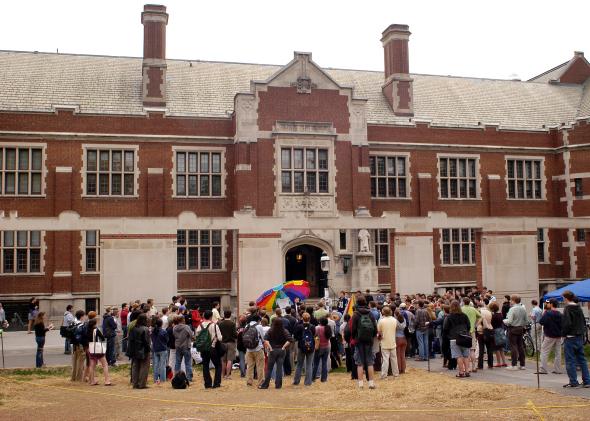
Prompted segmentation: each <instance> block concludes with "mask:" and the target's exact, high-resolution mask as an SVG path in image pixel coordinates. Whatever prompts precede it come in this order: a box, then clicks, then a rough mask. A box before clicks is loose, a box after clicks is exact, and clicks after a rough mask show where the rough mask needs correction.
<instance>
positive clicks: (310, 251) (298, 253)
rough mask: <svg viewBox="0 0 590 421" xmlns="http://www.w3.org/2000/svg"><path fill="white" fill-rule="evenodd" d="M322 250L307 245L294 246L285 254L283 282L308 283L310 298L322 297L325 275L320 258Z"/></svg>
mask: <svg viewBox="0 0 590 421" xmlns="http://www.w3.org/2000/svg"><path fill="white" fill-rule="evenodd" d="M322 253H323V250H322V249H321V248H319V247H316V246H312V245H309V244H302V245H299V246H295V247H293V248H291V249H289V251H287V253H286V254H285V281H296V280H304V281H307V282H309V289H310V290H311V294H310V296H311V297H323V296H324V287H325V281H324V278H325V274H324V272H322V269H321V264H320V258H321V257H322Z"/></svg>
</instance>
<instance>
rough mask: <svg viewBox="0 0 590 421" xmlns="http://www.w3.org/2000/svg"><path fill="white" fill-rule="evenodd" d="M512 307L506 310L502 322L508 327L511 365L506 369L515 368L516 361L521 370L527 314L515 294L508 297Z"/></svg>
mask: <svg viewBox="0 0 590 421" xmlns="http://www.w3.org/2000/svg"><path fill="white" fill-rule="evenodd" d="M510 301H511V302H512V307H510V310H508V314H507V316H506V319H504V324H505V325H506V326H507V327H508V341H509V342H510V358H511V359H512V365H511V366H510V367H506V369H508V370H516V369H517V367H516V363H517V362H520V367H518V368H520V369H521V370H524V369H525V357H526V356H525V353H524V340H523V336H524V328H525V326H526V325H527V323H528V316H527V312H526V309H525V308H524V306H523V305H522V304H521V303H520V297H519V296H518V295H516V294H514V295H512V296H511V297H510Z"/></svg>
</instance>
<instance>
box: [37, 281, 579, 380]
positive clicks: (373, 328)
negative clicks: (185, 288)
mask: <svg viewBox="0 0 590 421" xmlns="http://www.w3.org/2000/svg"><path fill="white" fill-rule="evenodd" d="M353 296H354V297H353ZM564 298H565V302H566V305H565V308H564V310H563V312H560V311H557V307H558V303H557V301H553V300H552V301H549V302H547V303H545V305H544V308H543V309H541V308H540V307H539V306H538V303H537V302H536V301H534V300H533V302H532V303H531V304H532V308H531V311H530V312H529V311H527V310H526V308H525V306H524V305H523V303H521V299H520V297H519V296H518V295H512V296H505V297H504V302H503V303H499V302H498V300H496V297H495V296H494V295H493V292H492V291H489V290H487V289H485V288H484V289H483V290H481V291H474V292H471V293H470V294H461V293H459V292H455V291H448V292H447V293H445V294H443V295H438V294H432V295H428V296H427V295H424V294H416V295H412V296H405V297H401V296H400V295H399V294H394V295H391V296H389V295H385V294H375V296H373V295H372V294H371V293H370V291H366V292H365V293H364V294H363V293H361V292H360V291H357V292H355V293H346V292H344V291H343V292H341V293H340V296H339V298H338V300H337V302H335V303H334V306H333V307H332V308H328V306H327V305H326V304H325V302H324V301H323V300H321V301H319V302H318V303H317V304H316V305H315V306H309V305H306V304H305V303H303V302H299V301H298V300H296V302H295V303H293V305H291V306H287V307H285V308H282V309H281V308H276V309H274V310H273V311H272V312H269V311H266V310H264V309H258V308H257V307H256V306H255V303H254V302H251V303H250V304H249V307H248V309H247V310H246V311H245V312H244V313H243V314H238V315H233V314H232V312H231V311H230V310H228V309H226V310H221V308H220V305H219V303H213V306H212V308H210V309H209V308H208V309H205V310H203V309H201V308H199V306H198V305H195V306H194V307H193V308H189V307H188V303H187V301H186V300H185V299H184V298H183V297H173V299H172V302H171V303H170V305H168V306H165V307H163V308H161V309H157V308H156V307H155V305H154V303H153V300H147V302H145V303H142V302H140V301H139V300H137V301H135V302H131V303H123V305H121V308H120V309H119V308H107V309H106V311H105V313H104V314H103V316H102V324H101V328H100V329H99V326H98V319H97V314H96V313H95V312H92V311H91V312H89V313H88V314H85V312H84V311H83V310H78V311H76V312H75V313H74V314H73V315H72V314H71V311H72V309H71V307H70V306H68V309H67V311H66V314H64V326H62V330H63V333H64V336H66V338H67V342H66V352H71V353H72V376H71V379H72V381H87V382H88V383H89V384H91V385H97V384H98V381H97V380H96V376H95V368H96V365H97V364H99V363H100V364H101V365H102V367H103V372H104V384H105V385H107V386H108V385H111V384H112V383H111V381H110V377H109V366H115V365H116V364H117V361H118V359H120V358H121V357H122V356H123V355H125V356H126V357H127V358H129V360H130V361H131V369H130V382H131V384H132V385H133V387H134V388H137V389H143V388H146V387H148V375H149V368H150V365H151V366H152V367H153V384H155V385H162V384H164V383H165V382H168V381H170V380H171V381H172V384H173V387H177V386H176V385H177V384H179V382H180V384H190V383H192V381H193V363H194V362H195V361H197V362H200V363H201V364H202V370H203V383H204V387H205V388H217V387H220V386H221V383H222V381H223V380H226V379H230V378H232V371H236V372H239V375H240V377H242V378H244V380H245V384H246V385H248V386H256V387H258V388H259V389H267V388H269V387H270V384H271V382H272V383H273V384H274V387H275V388H277V389H279V388H281V387H282V385H283V381H284V378H285V376H292V384H293V385H299V384H300V382H301V378H302V377H304V378H303V384H304V385H305V386H311V385H312V384H313V383H314V382H315V381H318V380H319V381H320V382H326V381H328V377H329V373H330V371H331V370H333V369H335V368H337V367H340V366H345V367H346V370H347V372H349V373H350V376H351V379H353V380H355V381H356V382H357V384H358V387H359V388H363V387H364V385H365V381H366V382H367V383H366V384H367V386H368V388H369V389H374V388H375V387H376V384H375V376H376V374H375V373H376V372H379V373H380V378H381V379H389V378H396V377H398V376H400V375H403V374H404V373H405V372H406V360H407V359H408V358H415V360H416V361H427V360H429V359H432V358H436V357H437V355H438V356H440V357H442V358H443V366H444V367H445V368H447V369H448V370H456V377H457V378H461V379H463V378H468V377H471V374H472V373H477V372H478V370H483V369H484V365H485V366H487V369H496V368H503V367H505V368H506V369H508V370H525V369H526V358H525V352H524V345H523V335H524V334H525V329H526V327H527V325H528V324H529V323H531V321H532V322H533V323H534V326H535V327H536V326H538V327H539V328H538V329H533V330H534V332H533V334H534V335H537V338H536V339H537V341H538V343H539V345H540V350H541V365H540V369H539V373H540V374H547V373H549V368H548V363H549V359H548V356H549V354H550V352H551V351H554V352H555V359H554V363H553V370H552V372H553V373H563V371H562V367H561V346H562V343H563V347H564V349H565V360H566V371H567V374H568V377H569V383H568V384H566V385H564V387H582V386H583V387H590V377H589V375H588V365H587V362H586V359H585V357H584V350H583V339H582V338H583V333H584V329H585V328H586V327H585V325H586V323H585V318H584V315H583V312H582V310H581V308H580V307H579V305H577V303H576V298H575V296H574V295H573V294H572V293H570V292H566V293H564ZM351 299H354V301H353V303H354V306H353V307H354V308H353V309H352V310H350V309H349V301H350V300H351ZM68 313H69V314H68ZM70 315H71V316H72V317H73V320H72V318H71V317H70ZM33 326H34V331H35V334H36V336H37V335H39V336H44V334H45V332H46V331H47V329H51V328H52V326H51V325H49V326H46V325H45V323H44V315H43V313H38V315H37V319H36V320H35V321H34V323H33ZM69 347H71V351H70V350H69ZM508 350H509V351H510V362H509V363H507V361H506V357H505V355H506V352H507V351H508ZM41 354H42V353H41ZM39 363H41V364H42V355H41V361H39V360H38V361H37V364H38V366H40V365H39ZM577 368H580V369H581V373H582V383H579V382H578V380H577V372H576V369H577ZM211 371H213V373H212V372H211ZM175 382H176V383H175Z"/></svg>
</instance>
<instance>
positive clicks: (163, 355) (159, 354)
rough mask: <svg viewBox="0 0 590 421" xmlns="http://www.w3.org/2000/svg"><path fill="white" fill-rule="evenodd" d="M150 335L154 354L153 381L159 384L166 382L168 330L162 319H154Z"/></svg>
mask: <svg viewBox="0 0 590 421" xmlns="http://www.w3.org/2000/svg"><path fill="white" fill-rule="evenodd" d="M151 336H152V353H153V355H154V367H153V370H154V383H155V384H157V385H159V384H160V383H165V382H166V362H167V360H168V332H166V329H164V328H163V322H162V319H156V325H155V326H154V327H153V330H152V333H151Z"/></svg>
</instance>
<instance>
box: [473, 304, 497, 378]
mask: <svg viewBox="0 0 590 421" xmlns="http://www.w3.org/2000/svg"><path fill="white" fill-rule="evenodd" d="M488 304H489V300H488V299H487V298H484V300H483V301H480V302H479V313H480V314H481V318H480V319H479V321H478V322H477V342H478V347H479V356H478V358H477V368H478V369H479V370H483V354H484V351H485V353H486V354H487V357H488V358H487V359H488V369H492V368H494V353H493V348H494V328H493V327H492V312H491V311H490V310H489V309H488V307H487V306H488Z"/></svg>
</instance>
